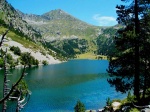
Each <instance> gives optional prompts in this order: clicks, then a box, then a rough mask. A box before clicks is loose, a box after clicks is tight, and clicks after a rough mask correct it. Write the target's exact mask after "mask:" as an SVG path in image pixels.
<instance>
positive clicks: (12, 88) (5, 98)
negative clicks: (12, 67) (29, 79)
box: [0, 65, 26, 103]
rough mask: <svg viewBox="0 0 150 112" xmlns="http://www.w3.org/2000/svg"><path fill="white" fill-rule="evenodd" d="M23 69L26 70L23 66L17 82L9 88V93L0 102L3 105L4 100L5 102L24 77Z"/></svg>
mask: <svg viewBox="0 0 150 112" xmlns="http://www.w3.org/2000/svg"><path fill="white" fill-rule="evenodd" d="M25 69H26V65H24V68H23V71H22V75H21V77H20V78H19V79H18V81H17V82H16V83H15V84H13V86H12V87H11V90H10V91H9V93H8V94H7V95H6V96H5V97H4V98H2V99H1V100H0V103H3V102H4V101H5V100H7V99H8V98H9V97H10V95H11V94H12V92H13V90H14V89H15V88H16V86H17V85H18V84H19V82H20V81H21V80H22V79H23V77H24V76H25Z"/></svg>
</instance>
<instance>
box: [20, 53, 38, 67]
mask: <svg viewBox="0 0 150 112" xmlns="http://www.w3.org/2000/svg"><path fill="white" fill-rule="evenodd" d="M20 59H21V63H22V65H28V66H29V67H31V66H32V65H36V66H38V64H39V61H38V60H37V59H35V58H34V57H33V56H31V54H30V53H28V52H25V53H22V54H21V57H20Z"/></svg>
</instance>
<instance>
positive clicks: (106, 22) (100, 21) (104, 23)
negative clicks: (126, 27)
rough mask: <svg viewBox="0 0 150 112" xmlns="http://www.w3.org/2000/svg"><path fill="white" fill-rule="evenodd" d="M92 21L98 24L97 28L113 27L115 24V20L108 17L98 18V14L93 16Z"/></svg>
mask: <svg viewBox="0 0 150 112" xmlns="http://www.w3.org/2000/svg"><path fill="white" fill-rule="evenodd" d="M93 19H94V20H95V21H96V22H97V23H98V24H99V26H113V25H115V24H117V21H116V18H114V17H110V16H100V14H95V15H94V16H93Z"/></svg>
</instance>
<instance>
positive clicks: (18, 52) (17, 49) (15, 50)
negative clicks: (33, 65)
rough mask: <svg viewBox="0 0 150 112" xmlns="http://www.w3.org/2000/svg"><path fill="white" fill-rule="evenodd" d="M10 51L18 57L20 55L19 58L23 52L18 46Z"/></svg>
mask: <svg viewBox="0 0 150 112" xmlns="http://www.w3.org/2000/svg"><path fill="white" fill-rule="evenodd" d="M10 50H11V51H13V52H14V54H16V55H19V56H20V55H21V50H20V48H19V47H18V46H17V47H15V46H12V47H10Z"/></svg>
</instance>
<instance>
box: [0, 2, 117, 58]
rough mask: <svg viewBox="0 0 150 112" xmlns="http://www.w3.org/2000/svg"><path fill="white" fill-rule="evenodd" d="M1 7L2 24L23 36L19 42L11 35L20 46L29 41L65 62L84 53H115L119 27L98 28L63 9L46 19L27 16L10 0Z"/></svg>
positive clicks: (38, 16)
mask: <svg viewBox="0 0 150 112" xmlns="http://www.w3.org/2000/svg"><path fill="white" fill-rule="evenodd" d="M0 7H2V8H1V9H0V24H5V25H3V26H5V28H8V26H10V27H11V31H13V32H14V33H15V34H17V35H19V36H17V39H16V37H14V36H13V35H11V38H13V39H14V38H15V39H14V40H15V41H17V42H19V41H20V40H23V38H26V39H27V40H29V41H32V42H34V43H35V44H38V45H40V46H41V47H43V46H44V48H46V49H47V48H48V49H49V50H50V51H51V53H52V54H53V55H54V56H56V55H57V56H58V57H61V58H64V57H67V58H75V57H76V56H77V54H78V55H80V54H84V53H91V54H93V53H94V55H97V54H104V55H109V52H110V51H111V50H108V49H110V48H111V46H112V45H113V38H112V37H113V36H114V35H115V32H116V28H117V26H114V27H98V26H94V25H91V24H88V23H86V22H84V21H81V20H79V19H77V18H75V17H73V16H72V15H70V14H68V13H66V12H65V11H63V10H61V9H56V10H52V11H50V12H47V13H44V14H42V15H35V14H24V13H22V12H20V11H19V10H16V9H14V8H13V7H12V6H11V5H10V4H8V2H7V1H6V0H1V2H0ZM2 29H3V28H2ZM110 29H111V30H110ZM30 46H32V45H30Z"/></svg>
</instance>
